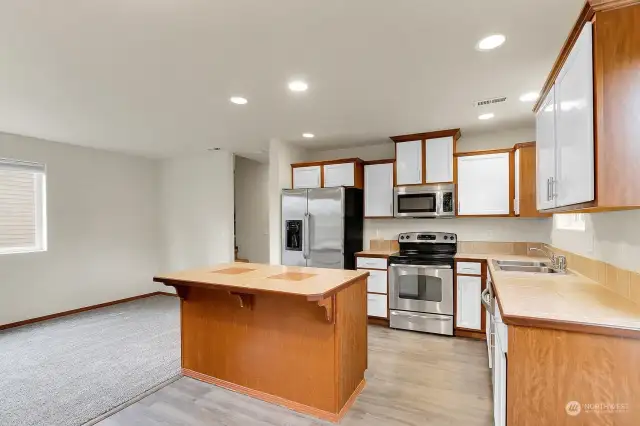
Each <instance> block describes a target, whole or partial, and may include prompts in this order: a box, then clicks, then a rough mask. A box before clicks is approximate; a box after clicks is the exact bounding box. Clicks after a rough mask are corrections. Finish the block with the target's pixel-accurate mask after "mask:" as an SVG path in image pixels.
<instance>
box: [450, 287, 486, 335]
mask: <svg viewBox="0 0 640 426" xmlns="http://www.w3.org/2000/svg"><path fill="white" fill-rule="evenodd" d="M456 287H457V306H456V307H457V309H456V327H458V328H466V329H469V330H482V309H481V307H482V303H481V302H480V294H481V293H482V277H467V276H460V275H459V276H458V277H457V286H456Z"/></svg>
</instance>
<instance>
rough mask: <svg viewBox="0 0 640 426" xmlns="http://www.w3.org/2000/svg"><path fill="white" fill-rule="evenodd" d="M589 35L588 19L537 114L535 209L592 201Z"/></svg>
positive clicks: (591, 36) (592, 138)
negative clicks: (536, 199) (536, 201)
mask: <svg viewBox="0 0 640 426" xmlns="http://www.w3.org/2000/svg"><path fill="white" fill-rule="evenodd" d="M592 33H593V25H592V24H591V23H590V22H589V23H587V24H585V26H584V28H583V29H582V32H581V33H580V36H579V37H578V39H577V40H576V43H575V45H574V46H573V48H572V49H571V52H570V53H569V56H568V57H567V60H566V62H565V64H564V66H563V67H562V69H561V70H560V74H558V78H557V79H556V81H555V85H554V87H553V88H552V89H551V91H550V92H549V95H548V96H547V97H546V98H545V100H544V102H543V103H542V105H541V107H540V109H539V111H538V114H537V116H536V139H537V143H536V155H537V164H538V165H537V182H538V183H537V190H538V209H539V210H545V209H551V208H554V207H564V206H570V205H572V204H578V203H586V202H589V201H593V200H595V141H594V122H593V117H594V98H593V35H592Z"/></svg>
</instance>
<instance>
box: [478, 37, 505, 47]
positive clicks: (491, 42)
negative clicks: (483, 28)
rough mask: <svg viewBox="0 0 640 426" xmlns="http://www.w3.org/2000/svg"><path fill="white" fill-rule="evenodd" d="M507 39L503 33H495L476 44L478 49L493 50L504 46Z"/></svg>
mask: <svg viewBox="0 0 640 426" xmlns="http://www.w3.org/2000/svg"><path fill="white" fill-rule="evenodd" d="M506 40H507V38H506V37H505V36H504V35H502V34H493V35H490V36H488V37H485V38H483V39H482V40H480V41H479V42H478V44H477V45H476V49H478V50H481V51H484V50H492V49H495V48H496V47H500V46H502V44H503V43H504V42H505V41H506Z"/></svg>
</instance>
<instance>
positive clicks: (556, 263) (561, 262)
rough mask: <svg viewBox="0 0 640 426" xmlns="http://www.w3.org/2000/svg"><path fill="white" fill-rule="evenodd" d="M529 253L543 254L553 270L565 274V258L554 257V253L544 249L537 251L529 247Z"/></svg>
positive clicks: (560, 256) (535, 248) (537, 249)
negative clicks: (537, 252)
mask: <svg viewBox="0 0 640 426" xmlns="http://www.w3.org/2000/svg"><path fill="white" fill-rule="evenodd" d="M529 251H539V252H541V253H544V255H545V256H546V257H548V258H549V260H550V261H551V265H552V267H553V269H556V270H557V271H559V272H563V273H564V272H567V258H566V256H562V255H556V254H555V253H554V252H552V251H549V250H544V249H539V248H537V247H530V248H529Z"/></svg>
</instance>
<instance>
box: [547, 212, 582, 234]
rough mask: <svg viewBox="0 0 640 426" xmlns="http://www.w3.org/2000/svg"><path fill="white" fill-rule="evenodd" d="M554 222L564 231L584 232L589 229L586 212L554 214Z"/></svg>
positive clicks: (556, 226) (557, 227)
mask: <svg viewBox="0 0 640 426" xmlns="http://www.w3.org/2000/svg"><path fill="white" fill-rule="evenodd" d="M553 224H554V226H555V228H556V229H560V230H563V231H581V232H584V231H585V230H586V229H587V221H586V216H585V215H584V213H574V214H556V215H553Z"/></svg>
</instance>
